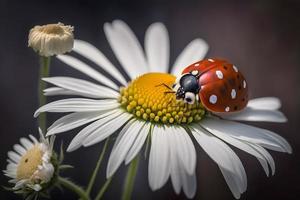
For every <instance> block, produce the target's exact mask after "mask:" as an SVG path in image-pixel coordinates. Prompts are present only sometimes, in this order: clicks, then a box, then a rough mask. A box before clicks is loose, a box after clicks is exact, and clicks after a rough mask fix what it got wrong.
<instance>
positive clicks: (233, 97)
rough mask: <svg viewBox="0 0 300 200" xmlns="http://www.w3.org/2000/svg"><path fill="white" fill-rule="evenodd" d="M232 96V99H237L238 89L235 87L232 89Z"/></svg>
mask: <svg viewBox="0 0 300 200" xmlns="http://www.w3.org/2000/svg"><path fill="white" fill-rule="evenodd" d="M231 98H232V99H235V98H236V91H235V89H232V90H231Z"/></svg>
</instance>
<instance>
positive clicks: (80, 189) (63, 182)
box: [58, 177, 90, 200]
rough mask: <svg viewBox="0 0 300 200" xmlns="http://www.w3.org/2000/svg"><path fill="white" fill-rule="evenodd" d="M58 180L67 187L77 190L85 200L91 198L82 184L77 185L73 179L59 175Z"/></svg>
mask: <svg viewBox="0 0 300 200" xmlns="http://www.w3.org/2000/svg"><path fill="white" fill-rule="evenodd" d="M58 181H59V183H60V184H61V185H62V186H64V187H65V188H67V189H69V190H71V191H73V192H75V193H76V194H77V195H78V196H79V197H80V198H81V199H83V200H90V198H89V196H88V195H87V193H86V192H85V191H84V190H83V189H82V188H81V187H80V186H78V185H76V184H75V183H73V182H72V181H70V180H68V179H66V178H62V177H58Z"/></svg>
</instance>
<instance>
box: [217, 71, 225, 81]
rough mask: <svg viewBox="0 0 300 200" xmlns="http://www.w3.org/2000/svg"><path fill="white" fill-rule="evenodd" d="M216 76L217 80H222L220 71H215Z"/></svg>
mask: <svg viewBox="0 0 300 200" xmlns="http://www.w3.org/2000/svg"><path fill="white" fill-rule="evenodd" d="M216 75H217V77H218V78H219V79H222V78H223V73H222V72H221V71H220V70H217V71H216Z"/></svg>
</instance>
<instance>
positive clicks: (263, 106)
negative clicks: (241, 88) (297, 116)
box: [247, 97, 281, 110]
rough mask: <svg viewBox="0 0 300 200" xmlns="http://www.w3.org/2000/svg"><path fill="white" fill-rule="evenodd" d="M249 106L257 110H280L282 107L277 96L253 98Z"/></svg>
mask: <svg viewBox="0 0 300 200" xmlns="http://www.w3.org/2000/svg"><path fill="white" fill-rule="evenodd" d="M247 107H250V108H253V109H257V110H278V109H279V108H280V107H281V102H280V100H279V99H278V98H276V97H262V98H256V99H251V100H250V101H249V102H248V105H247Z"/></svg>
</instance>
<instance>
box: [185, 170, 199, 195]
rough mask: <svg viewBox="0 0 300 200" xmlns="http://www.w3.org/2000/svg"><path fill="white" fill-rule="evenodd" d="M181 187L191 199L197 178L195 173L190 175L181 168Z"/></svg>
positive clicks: (195, 188) (194, 192)
mask: <svg viewBox="0 0 300 200" xmlns="http://www.w3.org/2000/svg"><path fill="white" fill-rule="evenodd" d="M182 187H183V192H184V193H185V195H186V196H187V197H188V198H189V199H192V198H193V197H194V196H195V194H196V191H197V180H196V175H195V173H194V174H192V175H189V174H186V172H185V171H184V170H182Z"/></svg>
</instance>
